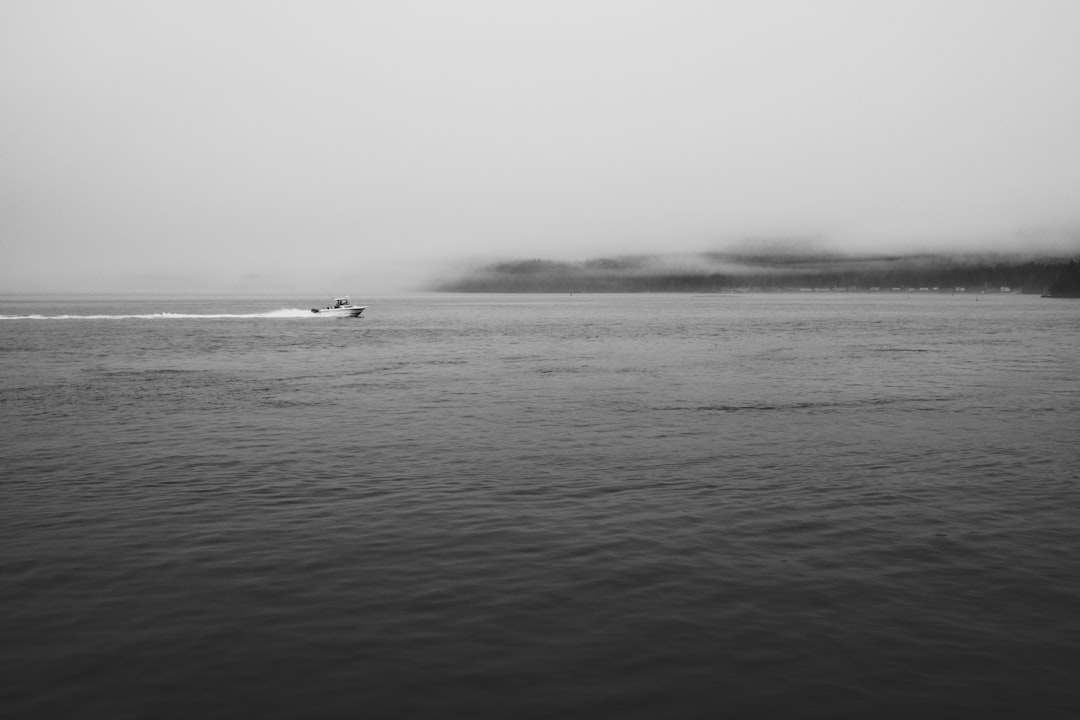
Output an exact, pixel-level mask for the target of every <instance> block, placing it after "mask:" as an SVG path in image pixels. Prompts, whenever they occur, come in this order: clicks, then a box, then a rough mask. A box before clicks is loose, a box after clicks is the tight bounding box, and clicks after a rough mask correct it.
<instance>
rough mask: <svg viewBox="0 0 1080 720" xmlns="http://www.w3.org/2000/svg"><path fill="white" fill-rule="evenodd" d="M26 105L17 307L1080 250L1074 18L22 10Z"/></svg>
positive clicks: (972, 12)
mask: <svg viewBox="0 0 1080 720" xmlns="http://www.w3.org/2000/svg"><path fill="white" fill-rule="evenodd" d="M0 102H2V106H0V291H23V290H26V291H34V290H47V291H51V290H58V289H64V288H67V289H72V290H115V291H123V290H133V291H134V290H148V289H154V288H160V289H163V290H169V291H175V290H235V291H244V290H260V291H262V290H271V291H278V290H281V291H286V290H287V291H299V292H308V291H311V292H320V293H321V292H324V291H326V292H333V291H337V292H346V291H348V292H352V293H354V294H356V295H362V294H364V293H365V292H386V291H392V290H394V289H398V288H401V287H405V285H403V283H409V282H415V281H417V280H420V279H423V278H425V277H427V276H428V275H429V274H430V273H432V272H434V271H435V270H437V269H438V268H439V267H440V266H442V265H444V264H446V263H454V262H457V261H460V260H476V259H484V258H489V257H548V258H558V259H584V258H587V257H592V256H596V255H602V254H612V253H619V252H649V251H656V252H663V251H696V250H706V249H716V248H720V247H722V246H723V245H724V244H725V243H727V242H731V241H734V240H738V239H740V238H744V237H747V236H755V237H772V236H787V235H795V236H811V237H818V238H823V239H825V240H826V241H827V242H828V243H830V244H832V245H835V246H842V247H847V248H859V249H867V250H874V249H895V248H898V247H919V248H934V247H937V248H953V247H957V246H962V247H984V246H995V247H998V246H1004V245H1002V244H1003V243H1004V244H1006V245H1007V244H1009V243H1016V242H1017V238H1029V239H1030V238H1032V237H1039V238H1044V239H1046V241H1047V242H1049V243H1051V244H1052V243H1053V242H1054V241H1055V238H1057V239H1060V237H1061V233H1062V232H1064V233H1065V234H1066V235H1069V234H1070V233H1071V234H1072V237H1073V238H1074V239H1075V238H1076V237H1077V236H1078V235H1077V228H1080V2H1076V0H1057V1H1055V0H1015V1H1013V0H970V1H969V0H930V1H923V0H897V1H893V0H877V1H875V0H851V1H838V0H813V1H811V0H802V1H795V0H788V1H782V0H745V1H743V0H736V1H733V2H722V1H721V0H711V1H707V2H690V1H686V0H657V1H655V2H652V1H648V2H646V1H638V0H565V1H564V0H544V1H543V2H539V1H537V2H525V1H514V0H490V1H481V0H452V1H451V0H430V1H419V2H409V1H408V0H387V1H385V2H383V1H377V2H376V1H371V2H363V1H361V0H349V1H345V0H342V1H341V2H330V1H326V0H304V1H300V0H295V1H293V2H283V1H273V0H269V1H268V0H211V1H205V0H183V1H182V2H181V1H180V0H176V1H174V2H168V1H166V0H161V1H160V2H146V1H145V0H94V1H93V2H85V1H83V0H5V2H3V3H0ZM1073 247H1074V248H1075V245H1073Z"/></svg>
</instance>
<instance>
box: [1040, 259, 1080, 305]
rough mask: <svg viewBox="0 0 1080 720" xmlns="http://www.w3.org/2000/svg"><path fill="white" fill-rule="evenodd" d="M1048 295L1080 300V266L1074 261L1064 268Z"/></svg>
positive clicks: (1047, 292) (1052, 284) (1049, 289)
mask: <svg viewBox="0 0 1080 720" xmlns="http://www.w3.org/2000/svg"><path fill="white" fill-rule="evenodd" d="M1046 294H1047V296H1049V297H1055V298H1080V264H1077V262H1076V261H1075V260H1072V261H1070V262H1069V264H1068V265H1066V266H1065V267H1064V268H1062V270H1061V272H1060V273H1059V274H1058V276H1057V278H1055V279H1054V282H1052V283H1051V284H1050V287H1049V288H1047V291H1046Z"/></svg>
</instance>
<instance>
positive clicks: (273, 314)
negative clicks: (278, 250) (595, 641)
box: [0, 308, 319, 320]
mask: <svg viewBox="0 0 1080 720" xmlns="http://www.w3.org/2000/svg"><path fill="white" fill-rule="evenodd" d="M299 317H319V316H318V315H315V314H313V313H312V312H311V311H310V310H301V309H299V308H284V309H282V310H271V311H269V312H257V313H170V312H161V313H142V314H137V315H0V320H218V319H249V318H299Z"/></svg>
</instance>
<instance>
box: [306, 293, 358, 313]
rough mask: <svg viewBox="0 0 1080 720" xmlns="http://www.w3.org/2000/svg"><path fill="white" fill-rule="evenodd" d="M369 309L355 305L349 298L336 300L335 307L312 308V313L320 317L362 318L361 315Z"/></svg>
mask: <svg viewBox="0 0 1080 720" xmlns="http://www.w3.org/2000/svg"><path fill="white" fill-rule="evenodd" d="M366 309H367V305H353V304H352V303H351V302H349V298H347V297H339V298H334V304H333V305H327V306H326V307H322V308H311V312H313V313H319V314H320V315H333V316H335V317H360V313H362V312H364V310H366Z"/></svg>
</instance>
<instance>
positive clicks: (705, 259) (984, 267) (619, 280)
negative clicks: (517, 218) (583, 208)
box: [435, 253, 1080, 297]
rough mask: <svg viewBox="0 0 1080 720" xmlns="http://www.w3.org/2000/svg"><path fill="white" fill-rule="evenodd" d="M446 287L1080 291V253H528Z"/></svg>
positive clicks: (494, 289)
mask: <svg viewBox="0 0 1080 720" xmlns="http://www.w3.org/2000/svg"><path fill="white" fill-rule="evenodd" d="M435 289H436V290H439V291H443V292H464V293H469V292H478V293H479V292H490V293H568V292H601V293H602V292H799V291H826V290H827V291H847V292H860V291H862V292H909V291H923V292H950V293H954V292H995V293H1000V292H1010V293H1026V294H1028V293H1029V294H1039V295H1048V296H1051V297H1080V265H1078V264H1077V262H1076V258H1051V257H1040V258H1022V257H1019V256H1005V255H926V254H924V255H906V256H903V255H896V256H844V255H834V254H790V255H774V254H746V253H743V254H729V253H705V254H700V255H692V256H691V255H681V256H659V255H634V256H622V257H605V258H595V259H591V260H586V261H583V262H564V261H556V260H544V259H539V258H535V259H529V260H517V261H508V262H499V263H493V264H490V265H486V266H483V267H479V268H476V269H474V270H471V271H469V272H466V273H464V274H463V275H461V276H459V277H457V278H455V279H452V280H448V281H444V282H442V283H441V284H439V285H438V286H437V287H436V288H435Z"/></svg>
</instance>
